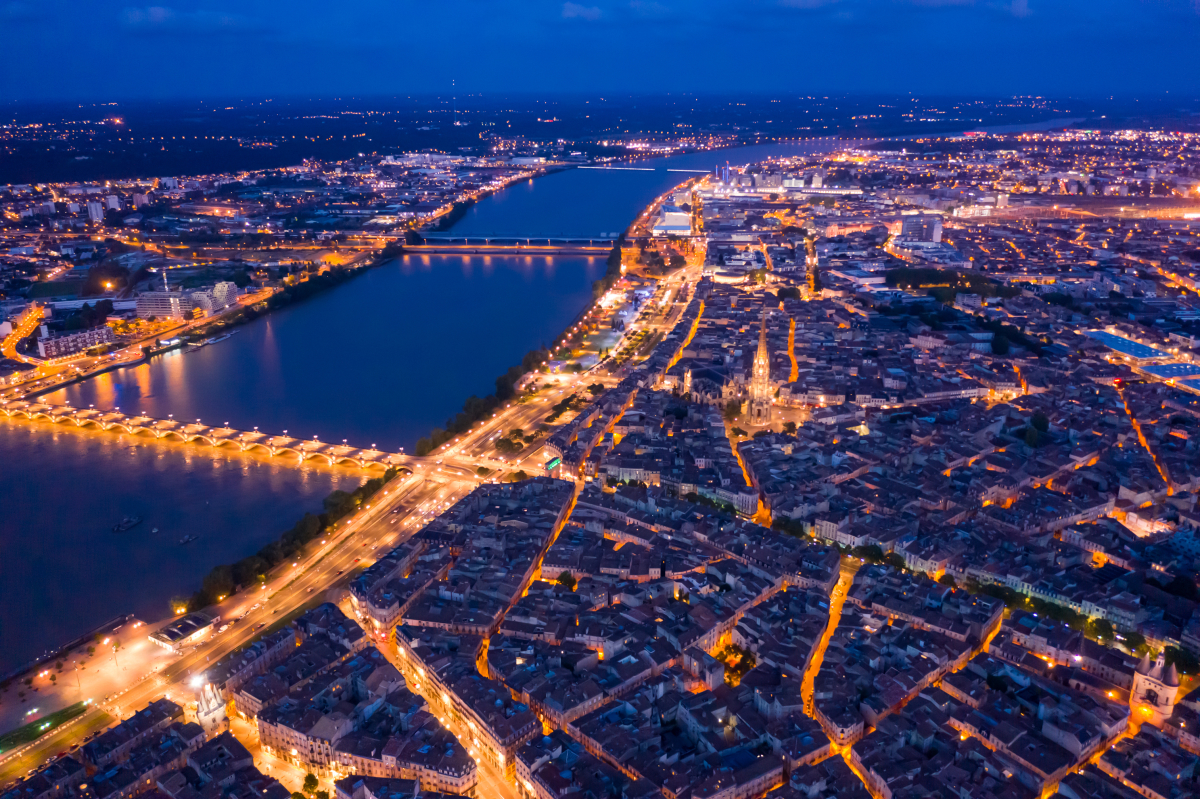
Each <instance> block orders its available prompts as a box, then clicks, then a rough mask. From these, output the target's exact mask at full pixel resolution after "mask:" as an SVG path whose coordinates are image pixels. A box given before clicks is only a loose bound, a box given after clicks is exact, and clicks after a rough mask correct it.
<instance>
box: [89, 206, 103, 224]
mask: <svg viewBox="0 0 1200 799" xmlns="http://www.w3.org/2000/svg"><path fill="white" fill-rule="evenodd" d="M87 209H88V221H89V222H96V223H97V224H99V223H100V222H103V221H104V206H103V205H101V204H100V203H97V202H89V203H88V204H87Z"/></svg>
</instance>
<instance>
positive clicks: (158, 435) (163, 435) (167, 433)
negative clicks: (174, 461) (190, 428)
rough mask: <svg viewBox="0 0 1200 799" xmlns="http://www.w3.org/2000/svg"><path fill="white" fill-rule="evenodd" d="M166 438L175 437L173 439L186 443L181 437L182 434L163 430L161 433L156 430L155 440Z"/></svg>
mask: <svg viewBox="0 0 1200 799" xmlns="http://www.w3.org/2000/svg"><path fill="white" fill-rule="evenodd" d="M168 436H175V438H176V439H177V440H179V441H187V439H186V438H184V437H183V433H180V432H178V431H176V430H163V431H161V432H159V431H157V430H156V431H155V432H154V437H155V438H167V437H168Z"/></svg>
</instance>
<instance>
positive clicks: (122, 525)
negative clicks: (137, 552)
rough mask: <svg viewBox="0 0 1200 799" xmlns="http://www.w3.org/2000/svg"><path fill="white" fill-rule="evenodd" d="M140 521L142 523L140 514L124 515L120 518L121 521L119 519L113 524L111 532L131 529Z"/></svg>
mask: <svg viewBox="0 0 1200 799" xmlns="http://www.w3.org/2000/svg"><path fill="white" fill-rule="evenodd" d="M141 523H142V517H141V516H126V517H125V518H124V519H122V520H121V521H119V522H117V523H116V524H114V525H113V532H114V533H123V532H125V531H126V530H132V529H133V528H134V527H137V526H138V525H139V524H141Z"/></svg>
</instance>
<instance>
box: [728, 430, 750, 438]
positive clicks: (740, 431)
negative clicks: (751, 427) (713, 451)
mask: <svg viewBox="0 0 1200 799" xmlns="http://www.w3.org/2000/svg"><path fill="white" fill-rule="evenodd" d="M731 432H732V433H733V434H734V435H735V436H741V437H742V438H745V437H746V435H747V433H746V431H745V430H743V429H742V428H740V427H735V428H733V430H732V431H731Z"/></svg>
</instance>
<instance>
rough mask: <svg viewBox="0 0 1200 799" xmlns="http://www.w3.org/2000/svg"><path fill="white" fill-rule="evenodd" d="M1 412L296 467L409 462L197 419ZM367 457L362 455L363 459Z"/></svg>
mask: <svg viewBox="0 0 1200 799" xmlns="http://www.w3.org/2000/svg"><path fill="white" fill-rule="evenodd" d="M0 413H2V414H4V416H6V417H7V418H9V419H23V420H25V421H28V422H34V421H38V420H40V419H44V420H46V421H48V422H51V423H52V424H61V423H63V422H70V423H71V424H73V425H75V427H77V428H80V429H82V428H84V427H86V426H88V425H94V426H95V427H96V428H97V429H98V430H101V431H104V432H112V431H120V432H123V433H126V434H127V435H138V434H139V433H142V432H147V433H149V434H150V435H151V436H153V437H154V440H155V441H162V440H166V439H168V438H170V437H171V436H174V437H175V438H176V439H178V440H179V441H180V442H181V443H184V444H192V445H195V446H207V447H212V448H219V447H221V446H224V445H226V444H233V445H234V446H236V447H237V448H238V450H239V451H241V452H248V451H250V450H252V449H254V448H255V447H259V448H261V449H263V450H264V451H265V452H266V453H267V454H268V455H269V456H270V457H272V458H274V457H279V456H282V455H285V454H291V455H295V456H296V462H297V463H304V462H305V461H307V460H324V461H325V463H327V464H328V465H330V466H333V465H337V464H350V465H352V466H355V467H357V468H359V469H370V468H373V467H378V468H384V469H386V468H387V467H388V466H399V465H402V464H404V463H406V462H407V461H408V460H409V458H408V457H407V456H405V455H404V454H402V453H392V452H382V451H380V450H376V449H373V448H372V449H369V450H367V449H359V448H357V447H352V446H348V445H341V446H335V445H332V444H325V443H322V442H320V441H316V440H314V441H301V440H300V439H295V438H291V437H288V436H269V435H267V434H265V433H259V432H258V430H257V428H256V429H255V430H254V431H253V432H242V431H238V430H235V429H233V428H231V427H220V428H213V427H209V426H207V425H204V424H202V423H200V421H199V420H196V422H195V423H194V424H186V425H185V424H183V423H181V422H178V421H175V420H174V419H153V418H151V417H148V416H136V417H130V416H126V415H125V414H123V413H120V412H119V411H97V410H95V409H92V408H87V409H77V408H72V407H71V406H69V405H66V406H64V405H47V404H44V403H37V402H29V401H26V400H8V401H0ZM368 455H369V456H370V457H367V456H368Z"/></svg>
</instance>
